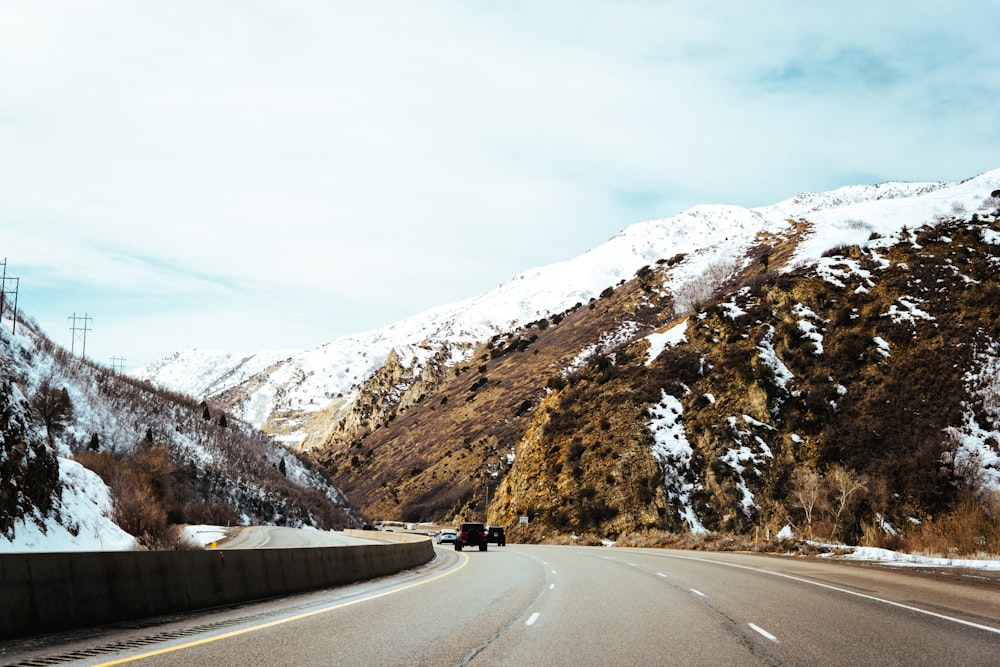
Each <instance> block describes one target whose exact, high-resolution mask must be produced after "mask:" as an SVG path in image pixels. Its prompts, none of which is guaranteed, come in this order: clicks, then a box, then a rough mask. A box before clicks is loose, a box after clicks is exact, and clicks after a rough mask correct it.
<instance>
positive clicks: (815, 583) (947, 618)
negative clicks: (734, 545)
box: [663, 554, 1000, 635]
mask: <svg viewBox="0 0 1000 667" xmlns="http://www.w3.org/2000/svg"><path fill="white" fill-rule="evenodd" d="M663 555H664V556H665V557H666V558H680V559H682V560H694V561H698V562H701V563H711V564H713V565H725V566H727V567H735V568H738V569H740V570H750V571H751V572H760V573H761V574H770V575H772V576H775V577H783V578H785V579H791V580H792V581H799V582H801V583H803V584H811V585H813V586H819V587H820V588H826V589H828V590H831V591H837V592H838V593H846V594H848V595H854V596H856V597H859V598H864V599H866V600H873V601H875V602H881V603H883V604H887V605H889V606H892V607H899V608H900V609H908V610H909V611H915V612H917V613H918V614H924V615H926V616H933V617H934V618H940V619H941V620H943V621H951V622H952V623H958V624H959V625H966V626H968V627H970V628H977V629H979V630H986V631H987V632H992V633H994V634H997V635H1000V628H994V627H992V626H989V625H982V624H981V623H973V622H972V621H966V620H963V619H961V618H955V617H954V616H946V615H944V614H938V613H937V612H933V611H928V610H926V609H921V608H920V607H913V606H910V605H908V604H903V603H902V602H893V601H892V600H886V599H885V598H879V597H875V596H874V595H868V594H866V593H858V592H857V591H852V590H848V589H846V588H840V587H839V586H831V585H830V584H821V583H820V582H818V581H810V580H809V579H803V578H802V577H796V576H795V575H792V574H783V573H781V572H772V571H771V570H762V569H760V568H757V567H751V566H750V565H738V564H736V563H726V562H724V561H718V560H710V559H708V558H694V557H693V556H675V555H672V554H663ZM691 590H694V589H691Z"/></svg>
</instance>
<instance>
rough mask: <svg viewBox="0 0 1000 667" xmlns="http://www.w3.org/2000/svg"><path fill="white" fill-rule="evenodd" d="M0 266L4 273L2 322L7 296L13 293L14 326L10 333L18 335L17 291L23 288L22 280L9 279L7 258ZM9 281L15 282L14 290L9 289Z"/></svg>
mask: <svg viewBox="0 0 1000 667" xmlns="http://www.w3.org/2000/svg"><path fill="white" fill-rule="evenodd" d="M0 265H2V266H3V273H2V275H0V320H2V319H3V309H4V306H5V305H6V303H7V295H8V294H11V293H13V294H14V316H13V317H12V318H11V323H12V324H11V328H10V332H11V333H12V334H15V333H17V291H18V289H19V288H20V286H21V279H20V278H15V277H13V276H11V277H7V258H6V257H4V258H3V262H0ZM8 280H12V281H14V289H13V290H9V289H7V281H8Z"/></svg>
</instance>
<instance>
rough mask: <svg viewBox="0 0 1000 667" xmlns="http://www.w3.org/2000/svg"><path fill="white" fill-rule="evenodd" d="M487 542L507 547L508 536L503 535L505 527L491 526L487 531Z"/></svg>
mask: <svg viewBox="0 0 1000 667" xmlns="http://www.w3.org/2000/svg"><path fill="white" fill-rule="evenodd" d="M486 541H487V542H493V543H494V544H496V545H497V546H500V547H505V546H507V536H506V535H504V533H503V526H490V527H489V528H487V529H486Z"/></svg>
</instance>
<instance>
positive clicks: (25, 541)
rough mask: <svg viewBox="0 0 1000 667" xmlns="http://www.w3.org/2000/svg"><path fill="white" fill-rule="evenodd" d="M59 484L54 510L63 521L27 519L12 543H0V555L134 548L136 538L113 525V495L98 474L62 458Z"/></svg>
mask: <svg viewBox="0 0 1000 667" xmlns="http://www.w3.org/2000/svg"><path fill="white" fill-rule="evenodd" d="M59 481H60V482H61V484H62V497H61V499H60V500H59V502H58V503H57V504H56V506H55V508H56V512H57V513H58V515H59V516H60V517H61V519H62V521H55V520H52V518H47V519H43V518H41V517H38V516H27V517H25V518H23V519H21V520H19V521H17V522H16V523H15V525H14V536H13V538H12V539H10V540H6V539H0V552H23V551H33V552H38V551H127V550H130V549H134V548H135V546H136V541H135V538H134V537H132V536H131V535H129V534H128V533H126V532H125V531H124V530H122V529H121V528H119V527H118V526H117V525H116V524H115V523H114V521H112V516H113V510H112V503H111V493H110V492H109V491H108V487H107V485H105V484H104V482H103V481H101V478H100V477H98V476H97V473H94V472H91V471H90V470H88V469H87V468H84V467H83V466H82V465H80V464H79V463H77V462H76V461H72V460H70V459H64V458H60V459H59Z"/></svg>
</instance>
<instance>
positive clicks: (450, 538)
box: [437, 528, 458, 544]
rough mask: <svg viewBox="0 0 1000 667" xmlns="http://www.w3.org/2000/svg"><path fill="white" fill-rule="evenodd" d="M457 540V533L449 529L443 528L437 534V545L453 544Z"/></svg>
mask: <svg viewBox="0 0 1000 667" xmlns="http://www.w3.org/2000/svg"><path fill="white" fill-rule="evenodd" d="M456 540H458V531H457V530H452V529H451V528H445V529H444V530H442V531H441V532H439V533H438V537H437V543H438V544H454V543H455V542H456Z"/></svg>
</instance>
